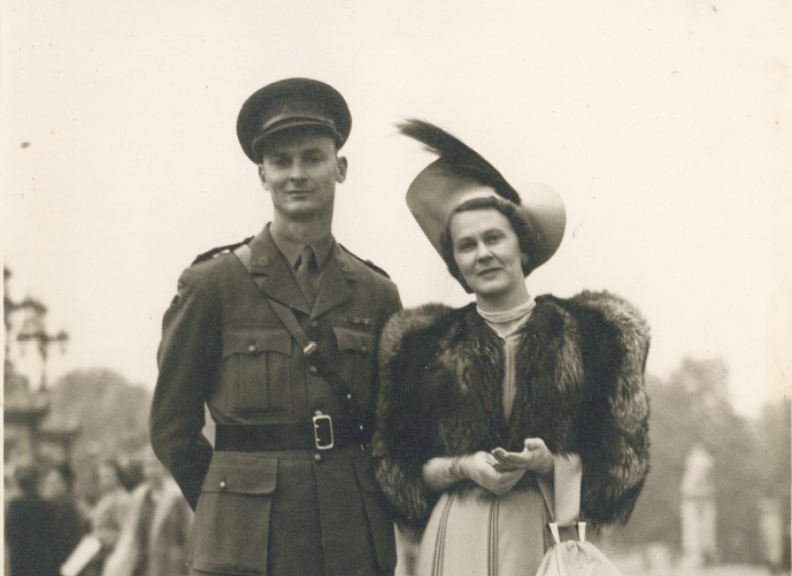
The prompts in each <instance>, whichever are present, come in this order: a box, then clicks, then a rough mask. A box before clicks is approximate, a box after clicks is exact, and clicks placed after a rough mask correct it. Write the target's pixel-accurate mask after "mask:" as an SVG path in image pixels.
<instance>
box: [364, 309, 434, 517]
mask: <svg viewBox="0 0 792 576" xmlns="http://www.w3.org/2000/svg"><path fill="white" fill-rule="evenodd" d="M424 320H425V318H421V317H420V315H416V314H415V312H414V311H405V312H401V313H399V314H396V315H395V316H393V317H392V318H391V320H390V321H389V322H388V324H387V325H386V327H385V329H384V330H383V333H382V335H381V338H380V351H379V360H380V391H379V400H378V405H377V425H376V429H375V432H374V438H373V441H372V455H373V457H374V459H375V462H376V474H377V479H378V480H379V483H380V485H381V486H382V490H383V493H384V494H385V496H386V497H387V498H388V500H389V502H390V504H391V506H392V508H393V511H394V515H395V517H396V521H397V522H398V523H399V525H401V526H410V527H420V526H422V525H423V524H425V522H426V520H427V519H428V516H429V514H430V513H431V511H432V508H433V507H434V504H435V503H436V500H437V498H438V496H439V495H438V494H436V493H434V492H432V491H431V490H429V489H428V488H427V487H426V485H425V484H424V482H423V479H422V477H421V471H422V468H423V464H424V462H426V461H427V460H429V459H430V458H431V457H433V456H435V455H436V454H435V453H434V452H435V451H434V449H433V447H432V446H433V441H432V434H431V422H430V419H429V418H427V415H428V414H429V413H431V402H432V401H431V400H430V399H429V398H428V396H427V393H426V387H425V386H423V382H424V380H425V378H424V375H423V374H422V372H423V368H424V367H425V366H426V361H425V356H426V354H428V353H429V352H427V350H428V349H429V348H430V347H431V346H427V345H426V344H427V343H426V341H425V339H424V338H422V337H421V334H420V331H417V332H414V329H415V328H416V324H419V323H421V322H422V321H424Z"/></svg>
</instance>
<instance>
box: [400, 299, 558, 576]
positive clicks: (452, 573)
mask: <svg viewBox="0 0 792 576" xmlns="http://www.w3.org/2000/svg"><path fill="white" fill-rule="evenodd" d="M521 308H522V310H521V311H522V314H520V315H519V316H518V317H517V318H513V317H512V318H511V319H506V320H504V321H493V320H491V319H488V318H487V316H485V315H484V314H482V316H483V317H484V319H485V320H486V321H487V323H488V324H489V325H490V327H492V329H493V330H494V331H495V332H496V333H497V334H498V335H499V336H500V337H501V338H502V339H503V340H504V352H505V376H504V381H503V404H504V413H505V414H506V416H507V418H508V416H509V414H510V413H511V408H512V404H513V400H514V391H515V389H516V386H515V360H514V355H515V349H516V346H517V344H518V341H519V334H518V331H519V329H520V328H521V327H522V325H523V324H524V323H525V322H526V321H527V320H528V318H529V316H530V313H531V309H532V308H533V300H531V301H530V304H529V305H525V306H522V307H521ZM479 313H480V314H481V312H480V311H479ZM526 474H530V472H526ZM546 522H547V518H546V515H545V503H544V500H543V498H542V495H541V493H539V492H538V491H535V490H530V489H522V490H512V491H510V492H508V493H507V494H505V495H504V496H500V497H498V496H495V495H494V494H491V493H489V492H486V491H484V490H483V489H481V490H476V491H475V492H471V493H465V494H459V493H451V492H444V493H443V494H442V496H441V497H440V500H439V502H438V503H437V505H436V506H435V507H434V509H433V510H432V514H431V517H430V518H429V523H428V524H427V526H426V530H425V531H424V534H423V538H422V539H421V546H420V549H419V552H418V561H417V568H416V576H498V575H501V576H523V575H525V576H534V575H535V574H536V571H537V569H538V568H539V565H540V564H541V562H542V557H543V556H544V551H545V541H544V537H545V534H544V527H545V523H546Z"/></svg>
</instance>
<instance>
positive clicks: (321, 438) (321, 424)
mask: <svg viewBox="0 0 792 576" xmlns="http://www.w3.org/2000/svg"><path fill="white" fill-rule="evenodd" d="M313 426H314V444H315V445H316V449H317V450H330V449H331V448H332V447H333V446H335V438H334V437H333V419H332V418H330V415H329V414H317V415H316V416H314V417H313Z"/></svg>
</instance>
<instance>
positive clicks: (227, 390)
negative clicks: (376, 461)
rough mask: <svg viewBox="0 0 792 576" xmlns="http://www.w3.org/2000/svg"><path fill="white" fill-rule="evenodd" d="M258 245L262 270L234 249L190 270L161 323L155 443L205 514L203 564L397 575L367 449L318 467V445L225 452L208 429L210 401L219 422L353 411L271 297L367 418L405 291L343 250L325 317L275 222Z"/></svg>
mask: <svg viewBox="0 0 792 576" xmlns="http://www.w3.org/2000/svg"><path fill="white" fill-rule="evenodd" d="M249 246H250V250H251V268H252V270H251V273H249V272H248V271H247V270H246V269H245V267H244V266H243V265H242V263H241V262H240V261H239V259H238V258H237V257H236V256H235V255H234V254H232V253H229V252H226V253H221V254H218V255H216V256H215V257H213V258H209V259H207V260H205V261H202V262H199V263H197V264H194V265H193V266H191V267H189V268H188V269H186V270H185V271H184V272H183V273H182V275H181V277H180V279H179V286H178V294H177V295H176V297H175V298H174V299H173V302H172V303H171V305H170V307H169V308H168V310H167V311H166V313H165V317H164V320H163V336H162V342H161V344H160V348H159V351H158V363H159V368H160V374H159V378H158V381H157V387H156V390H155V394H154V401H153V405H152V410H151V438H152V444H153V446H154V449H155V452H156V453H157V455H158V456H159V457H160V459H161V460H162V461H163V463H164V464H165V465H166V466H167V467H168V469H169V470H170V471H171V473H172V474H173V476H174V478H175V479H176V481H177V482H178V483H179V486H180V487H181V489H182V492H183V493H184V496H185V498H186V499H187V501H188V502H189V503H190V505H191V506H192V507H193V508H194V509H195V510H196V519H195V526H194V529H193V535H192V539H193V543H192V550H193V552H192V555H191V561H190V562H191V564H192V567H193V569H194V570H196V571H200V572H205V573H217V574H292V573H293V574H297V573H311V570H312V569H313V568H312V566H314V567H315V566H316V565H318V564H324V572H325V573H326V574H328V576H329V575H331V574H345V573H353V572H354V573H360V574H368V573H379V572H387V571H388V570H392V569H393V564H394V562H395V555H394V547H393V533H392V522H391V519H390V516H389V514H388V512H387V508H386V506H385V504H384V500H383V498H382V495H381V493H380V490H379V486H378V484H377V483H376V480H375V478H374V473H373V468H372V465H371V462H370V460H369V454H368V451H367V449H364V448H361V447H359V446H356V447H353V448H348V449H342V450H337V451H329V452H330V453H326V454H323V455H322V456H321V457H318V458H319V459H320V461H317V460H315V459H314V458H312V457H311V456H316V454H313V455H312V454H310V451H294V450H292V451H289V452H288V453H287V452H215V451H214V450H213V448H212V446H211V444H210V443H209V441H208V440H207V439H206V438H205V437H204V436H203V434H202V429H203V427H204V424H205V406H206V407H208V411H209V413H210V414H211V417H212V419H213V420H214V421H215V423H216V424H218V425H259V424H290V423H299V422H306V421H310V419H311V417H312V416H313V415H314V414H315V413H316V411H317V410H320V411H322V412H323V413H324V414H329V415H330V416H331V417H333V418H340V417H342V416H343V414H342V413H341V412H342V406H341V404H340V401H339V399H338V396H337V394H336V393H335V392H334V391H333V389H332V388H331V387H330V385H329V384H328V383H327V382H326V381H325V380H324V379H323V378H322V377H321V376H320V375H319V374H318V373H316V371H315V369H313V368H312V367H311V366H310V365H309V363H308V362H307V361H306V359H305V357H304V355H303V352H302V350H301V348H300V346H299V345H298V344H297V342H296V341H295V339H294V338H293V337H292V336H291V334H290V332H289V331H288V330H287V329H286V327H285V326H284V325H283V323H282V322H281V320H280V319H279V318H278V316H277V315H276V314H275V312H274V311H273V309H272V307H271V306H270V304H269V302H268V297H269V298H271V299H273V300H276V301H278V302H281V303H284V304H286V305H288V306H289V307H291V309H292V310H293V312H294V315H295V317H296V319H297V320H298V322H299V323H300V325H301V327H302V328H303V330H305V332H306V334H307V335H308V336H309V337H310V338H311V339H312V340H314V341H316V342H317V343H318V345H319V348H320V350H321V351H322V353H323V355H324V356H325V357H326V358H327V359H328V360H329V362H330V363H331V364H332V365H333V367H334V368H335V369H336V371H337V372H338V373H339V375H340V376H341V377H342V378H343V380H344V381H345V382H346V383H347V384H348V386H349V387H350V388H351V389H352V390H353V392H354V394H355V395H356V397H357V400H358V403H359V405H360V406H361V407H362V410H363V412H364V413H365V414H366V415H367V416H369V417H372V416H373V410H374V403H375V399H376V394H377V391H376V372H377V368H376V348H377V338H378V335H379V332H380V330H381V329H382V327H383V325H384V323H385V322H386V320H387V319H388V318H389V317H390V316H391V315H392V314H393V313H394V312H396V311H398V310H399V309H400V308H401V304H400V301H399V296H398V291H397V289H396V286H395V285H394V284H393V283H392V282H391V281H390V280H389V279H388V278H387V277H386V276H385V275H384V274H381V273H379V272H377V271H375V270H372V269H371V268H370V267H369V266H367V265H366V264H365V263H364V262H362V261H361V260H359V259H358V258H357V257H355V256H353V255H351V254H350V253H348V252H347V251H345V250H344V249H343V248H342V247H341V246H339V245H338V244H335V246H334V247H333V251H332V253H331V255H330V257H329V258H328V260H327V262H326V263H325V265H324V268H323V270H322V276H321V283H320V285H319V288H318V292H317V295H316V299H315V303H314V306H313V309H310V308H309V307H308V305H307V303H306V302H305V300H304V298H303V296H302V293H301V292H300V289H299V287H298V286H297V283H296V281H295V280H294V277H293V274H292V273H291V270H290V269H289V267H288V264H287V262H286V260H285V258H284V257H283V256H282V255H281V253H280V252H279V251H278V249H277V248H276V246H275V244H274V242H273V240H272V238H271V236H270V234H269V231H268V229H267V228H265V229H264V230H263V231H262V232H261V233H260V234H259V235H258V236H256V237H255V238H254V239H253V240H252V241H251V242H250V244H249ZM254 276H255V279H256V280H258V282H256V281H254ZM303 452H307V454H305V453H303ZM297 534H299V535H300V538H296V539H295V538H294V537H293V536H290V535H297ZM311 542H313V543H314V544H315V546H314V548H317V549H318V552H314V553H313V556H315V558H314V557H312V553H311V551H310V550H311ZM312 562H313V564H311V563H312Z"/></svg>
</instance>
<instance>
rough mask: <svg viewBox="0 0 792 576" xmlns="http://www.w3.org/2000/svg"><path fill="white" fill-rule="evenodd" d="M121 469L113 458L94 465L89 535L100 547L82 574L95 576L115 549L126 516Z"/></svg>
mask: <svg viewBox="0 0 792 576" xmlns="http://www.w3.org/2000/svg"><path fill="white" fill-rule="evenodd" d="M122 479H125V474H124V471H123V470H122V469H121V467H120V466H119V464H118V462H116V461H115V460H113V459H109V460H105V461H103V462H100V463H99V465H98V466H97V468H96V481H97V484H98V487H99V500H98V501H97V502H96V505H95V506H94V507H93V509H92V510H91V513H90V523H91V535H92V536H94V537H96V539H98V540H99V542H101V544H102V548H101V550H100V551H99V553H98V554H97V555H96V557H95V558H94V559H93V560H92V562H91V564H90V565H88V566H87V567H86V568H85V570H84V571H83V572H82V575H83V576H99V575H100V574H101V573H102V570H103V568H104V564H105V561H106V560H107V558H108V556H110V553H111V552H112V551H113V549H114V548H115V545H116V543H117V542H118V538H119V536H120V535H121V527H122V525H123V523H124V520H125V519H126V517H127V514H128V511H129V505H130V501H131V494H130V492H129V490H128V489H127V486H126V485H125V484H124V483H123V482H122Z"/></svg>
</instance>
